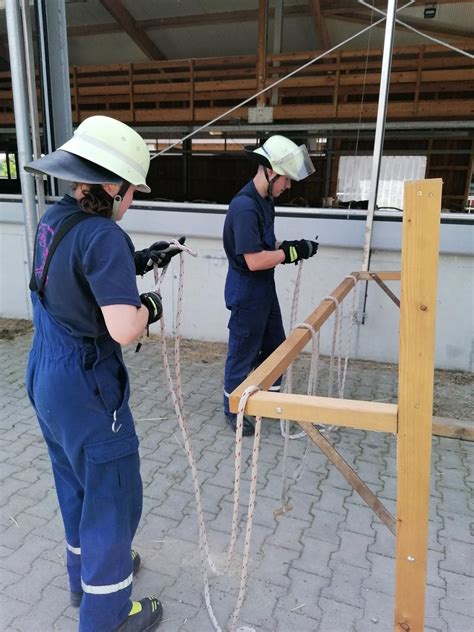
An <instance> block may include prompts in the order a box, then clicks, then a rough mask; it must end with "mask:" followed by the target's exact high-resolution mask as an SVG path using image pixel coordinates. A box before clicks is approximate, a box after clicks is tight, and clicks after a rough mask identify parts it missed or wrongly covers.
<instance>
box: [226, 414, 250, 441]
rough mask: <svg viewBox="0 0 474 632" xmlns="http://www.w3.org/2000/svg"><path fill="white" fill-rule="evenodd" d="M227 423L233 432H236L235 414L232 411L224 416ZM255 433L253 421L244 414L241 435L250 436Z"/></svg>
mask: <svg viewBox="0 0 474 632" xmlns="http://www.w3.org/2000/svg"><path fill="white" fill-rule="evenodd" d="M225 418H226V420H227V423H228V424H229V426H230V427H231V428H232V430H233V431H234V432H236V430H237V415H235V414H234V413H229V414H228V415H226V416H225ZM254 434H255V427H254V425H253V422H252V421H251V420H250V419H249V418H248V417H245V416H244V423H243V428H242V436H243V437H251V436H252V435H254Z"/></svg>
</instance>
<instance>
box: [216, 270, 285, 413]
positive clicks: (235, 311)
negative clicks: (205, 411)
mask: <svg viewBox="0 0 474 632" xmlns="http://www.w3.org/2000/svg"><path fill="white" fill-rule="evenodd" d="M225 301H226V306H227V309H229V310H230V312H231V315H230V319H229V324H228V328H229V344H228V350H227V359H226V363H225V372H224V412H225V414H226V415H228V414H229V395H230V393H232V391H233V390H234V389H235V388H236V387H237V386H238V385H239V384H240V383H241V382H243V381H244V380H245V378H246V377H247V376H248V374H249V373H250V372H251V371H252V370H253V369H255V368H256V367H257V366H258V365H259V364H261V363H262V362H263V361H264V360H266V359H267V358H268V356H269V355H271V354H272V353H273V351H275V349H276V348H277V347H279V346H280V344H281V343H282V342H283V341H284V340H285V330H284V328H283V322H282V318H281V311H280V305H279V303H278V297H277V294H276V289H275V281H274V279H273V276H260V275H259V274H256V273H248V274H244V273H241V272H238V271H237V270H234V269H233V268H229V271H228V274H227V279H226V286H225ZM280 383H281V378H279V379H278V380H277V381H276V382H275V384H274V385H273V389H274V390H279V385H280Z"/></svg>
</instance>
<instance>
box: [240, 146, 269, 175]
mask: <svg viewBox="0 0 474 632" xmlns="http://www.w3.org/2000/svg"><path fill="white" fill-rule="evenodd" d="M244 150H245V155H246V156H247V157H248V158H250V159H251V160H254V161H255V162H257V163H258V164H259V165H263V166H264V167H268V169H271V168H272V165H271V164H270V161H269V160H268V158H267V157H266V156H265V154H264V153H263V151H262V148H261V147H259V146H258V145H246V146H245V147H244Z"/></svg>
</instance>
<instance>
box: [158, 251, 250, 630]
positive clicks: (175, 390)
mask: <svg viewBox="0 0 474 632" xmlns="http://www.w3.org/2000/svg"><path fill="white" fill-rule="evenodd" d="M181 250H182V251H188V252H190V254H192V251H190V249H189V248H188V247H186V248H181ZM166 269H167V266H166V267H165V268H164V269H163V271H162V273H161V274H160V273H159V271H158V268H157V266H155V267H154V275H155V286H156V287H155V289H159V287H160V286H161V283H162V281H163V277H164V275H165V273H166ZM183 279H184V258H183V256H182V253H180V274H179V285H178V301H177V311H176V327H175V357H174V368H175V384H174V383H173V378H172V376H171V370H170V363H169V358H168V349H167V343H166V335H165V321H164V317H163V316H162V317H161V319H160V326H161V335H160V339H161V345H162V350H163V363H164V367H165V373H166V378H167V382H168V388H169V390H170V394H171V399H172V402H173V406H174V409H175V413H176V417H177V419H178V423H179V427H180V430H181V435H182V439H183V442H184V450H185V452H186V456H187V458H188V463H189V466H190V469H191V478H192V483H193V489H194V496H195V504H196V513H197V518H198V540H199V553H200V558H201V566H202V574H203V582H204V600H205V603H206V608H207V611H208V614H209V618H210V619H211V622H212V625H213V626H214V629H215V630H216V632H222V628H221V627H220V625H219V623H218V621H217V618H216V616H215V614H214V610H213V608H212V604H211V597H210V589H209V576H208V571H207V567H208V566H209V568H210V569H211V571H212V572H213V573H215V574H218V575H221V574H223V573H226V572H227V571H228V569H229V567H230V564H231V561H232V558H233V554H234V549H235V543H236V540H237V532H238V518H239V502H240V480H241V461H242V435H243V418H244V412H245V407H246V404H247V400H248V398H249V397H250V395H251V394H252V393H253V392H255V391H256V390H258V387H256V386H250V387H249V388H247V389H246V390H245V392H244V393H243V395H242V398H241V400H240V403H239V413H238V416H237V428H236V443H235V478H234V507H233V514H232V530H231V536H230V544H229V549H228V553H227V556H226V561H225V564H224V568H223V570H222V571H219V570H218V568H217V566H216V564H215V563H214V561H213V560H212V557H211V554H210V551H209V544H208V538H207V530H206V525H205V522H204V513H203V508H202V500H201V489H200V485H199V479H198V472H197V466H196V459H195V457H194V453H193V450H192V444H191V437H190V432H189V427H188V422H187V418H186V415H185V413H184V407H183V395H182V379H181V368H180V356H179V346H180V345H179V343H180V340H181V335H180V327H181V314H182V299H183ZM260 428H261V418H260V417H258V418H257V423H256V426H255V437H254V448H253V460H252V471H251V487H250V496H249V504H248V513H247V528H246V534H245V542H244V554H243V559H242V571H241V580H240V589H239V595H238V598H237V603H236V606H235V609H234V612H233V615H232V622H231V627H232V629H235V625H236V621H237V618H238V614H239V611H240V608H241V606H242V603H243V600H244V597H245V590H246V583H247V574H248V562H249V557H250V538H251V532H252V525H253V517H254V513H255V504H256V484H257V471H258V453H259V442H260V434H261V433H260ZM248 630H249V631H250V632H253V630H252V628H248Z"/></svg>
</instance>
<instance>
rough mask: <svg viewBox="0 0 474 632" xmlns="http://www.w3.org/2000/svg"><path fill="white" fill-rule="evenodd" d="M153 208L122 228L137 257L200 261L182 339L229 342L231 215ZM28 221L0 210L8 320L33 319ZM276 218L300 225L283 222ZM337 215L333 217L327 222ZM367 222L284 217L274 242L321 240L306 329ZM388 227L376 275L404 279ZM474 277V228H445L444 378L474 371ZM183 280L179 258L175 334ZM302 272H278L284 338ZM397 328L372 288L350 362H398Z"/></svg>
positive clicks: (170, 303) (190, 280) (171, 302)
mask: <svg viewBox="0 0 474 632" xmlns="http://www.w3.org/2000/svg"><path fill="white" fill-rule="evenodd" d="M150 206H154V209H153V210H145V207H144V206H143V205H140V204H136V205H135V206H134V207H133V208H132V209H131V210H130V211H129V213H128V214H127V215H126V217H125V218H124V220H123V221H122V224H121V225H122V227H123V228H124V229H125V230H127V232H129V234H130V235H131V237H132V239H133V241H134V243H135V246H136V248H137V249H139V248H143V247H146V246H148V245H149V244H150V243H152V242H153V241H155V240H156V239H158V238H159V239H163V238H164V239H169V238H172V237H179V236H180V235H182V234H184V235H187V237H188V241H187V243H188V244H189V245H190V246H191V247H192V248H193V249H194V250H195V251H196V252H197V253H198V255H199V256H198V257H197V258H193V257H190V256H186V257H185V280H184V312H183V321H182V335H183V336H184V337H187V338H193V339H198V340H211V341H225V340H226V338H227V319H228V312H227V310H226V309H225V306H224V301H223V292H224V282H225V275H226V269H227V262H226V258H225V254H224V251H223V249H222V242H221V233H222V226H223V222H224V215H223V213H224V212H225V207H221V206H219V205H212V207H209V208H208V209H207V212H197V211H198V210H199V211H200V210H201V208H202V207H201V208H199V207H198V206H196V205H190V204H187V205H181V204H171V205H166V207H165V205H163V204H156V205H147V207H150ZM170 209H171V210H170ZM184 210H185V211H186V212H184ZM190 211H192V212H190ZM21 212H22V211H21V206H20V204H18V202H16V203H15V202H6V201H3V202H1V201H0V246H1V256H2V268H1V273H0V316H3V317H11V318H29V317H30V308H29V297H28V290H27V287H28V280H29V279H28V270H27V262H26V246H25V239H24V231H23V224H22V221H21ZM279 212H280V213H284V214H285V215H287V214H288V215H291V214H292V213H297V214H299V215H303V216H295V215H293V216H291V217H285V216H281V215H279V214H278V213H279ZM305 213H306V216H304V215H305ZM331 213H332V214H333V217H326V215H329V216H330V215H331ZM334 215H335V216H334ZM363 215H364V213H363V212H349V213H347V212H342V213H341V212H339V213H338V214H337V213H336V214H334V213H333V212H331V211H327V210H324V209H311V210H308V209H283V208H282V209H277V220H276V232H277V236H278V237H279V238H280V239H281V238H286V239H293V238H299V237H307V238H314V237H315V235H319V241H320V244H321V245H320V251H319V253H318V255H317V256H316V257H314V258H312V259H310V260H309V261H307V262H305V263H304V268H303V277H302V285H301V290H300V303H299V304H300V307H299V314H298V320H299V321H302V320H304V319H305V318H306V317H307V316H308V315H309V313H310V312H311V311H312V310H313V309H314V308H315V307H316V306H317V305H318V303H319V302H320V301H321V300H322V299H323V298H324V297H325V296H327V295H328V294H329V293H330V292H331V290H332V289H334V288H335V287H336V286H337V285H338V284H339V283H340V281H341V280H342V279H343V278H344V277H345V276H346V275H347V274H349V273H350V272H351V271H353V270H358V269H359V268H360V265H361V260H362V245H363V236H364V227H365V221H364V217H363ZM336 217H337V218H336ZM354 218H356V219H354ZM357 218H359V219H357ZM390 218H391V221H377V222H376V223H375V227H374V238H373V246H374V250H373V256H372V263H371V269H373V270H397V269H399V266H400V252H399V248H400V240H401V223H400V221H398V220H399V219H400V214H398V215H397V214H392V215H390V214H387V215H386V219H389V220H390ZM395 220H397V221H395ZM465 220H466V218H464V221H465ZM473 268H474V223H472V224H470V225H466V224H461V225H456V224H443V225H442V228H441V254H440V268H439V288H438V307H437V335H436V366H437V367H438V368H446V369H457V370H464V371H472V370H473V357H474V332H473V329H474V309H473V307H474V306H473V301H474V299H473V297H474V287H473V285H474V274H473V272H474V270H473ZM178 270H179V266H178V262H177V258H175V259H174V260H173V265H172V266H170V269H169V270H168V272H167V276H166V278H165V280H164V285H163V299H164V305H165V318H166V322H167V326H168V328H169V329H171V325H172V322H173V319H174V312H175V305H176V298H177V291H178ZM296 272H297V268H296V267H295V266H279V267H278V269H277V271H276V280H277V288H278V292H279V296H280V302H281V307H282V312H283V316H284V323H285V326H286V328H287V331H288V325H289V314H290V309H291V301H292V297H293V290H294V282H295V279H296ZM138 284H139V288H140V291H144V290H146V289H151V288H152V287H153V278H152V274H148V275H147V276H145V277H144V278H143V279H140V278H139V279H138ZM388 285H389V286H390V287H391V289H392V290H393V291H394V292H395V293H396V294H397V295H398V294H399V283H398V282H389V283H388ZM359 286H360V291H362V290H363V288H364V284H362V283H359ZM350 298H351V297H350V296H349V297H347V299H346V300H345V302H344V303H345V305H347V308H346V309H347V310H349V307H350V303H351V300H350ZM398 324H399V313H398V308H397V307H396V306H395V305H394V304H393V303H392V301H391V300H390V299H389V298H388V297H387V296H386V294H385V293H384V292H382V290H381V289H380V288H379V287H378V286H377V285H376V284H375V283H374V282H371V283H370V284H369V296H368V302H367V319H366V322H365V324H364V325H363V326H360V327H359V328H357V327H354V328H353V339H352V355H353V356H356V357H359V358H363V359H369V360H378V361H387V362H397V360H398V333H399V331H398ZM321 334H322V335H321V343H322V352H323V353H328V351H329V349H330V342H331V336H332V319H331V320H330V321H329V322H328V323H327V324H326V325H325V326H324V327H323V329H322V332H321Z"/></svg>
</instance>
